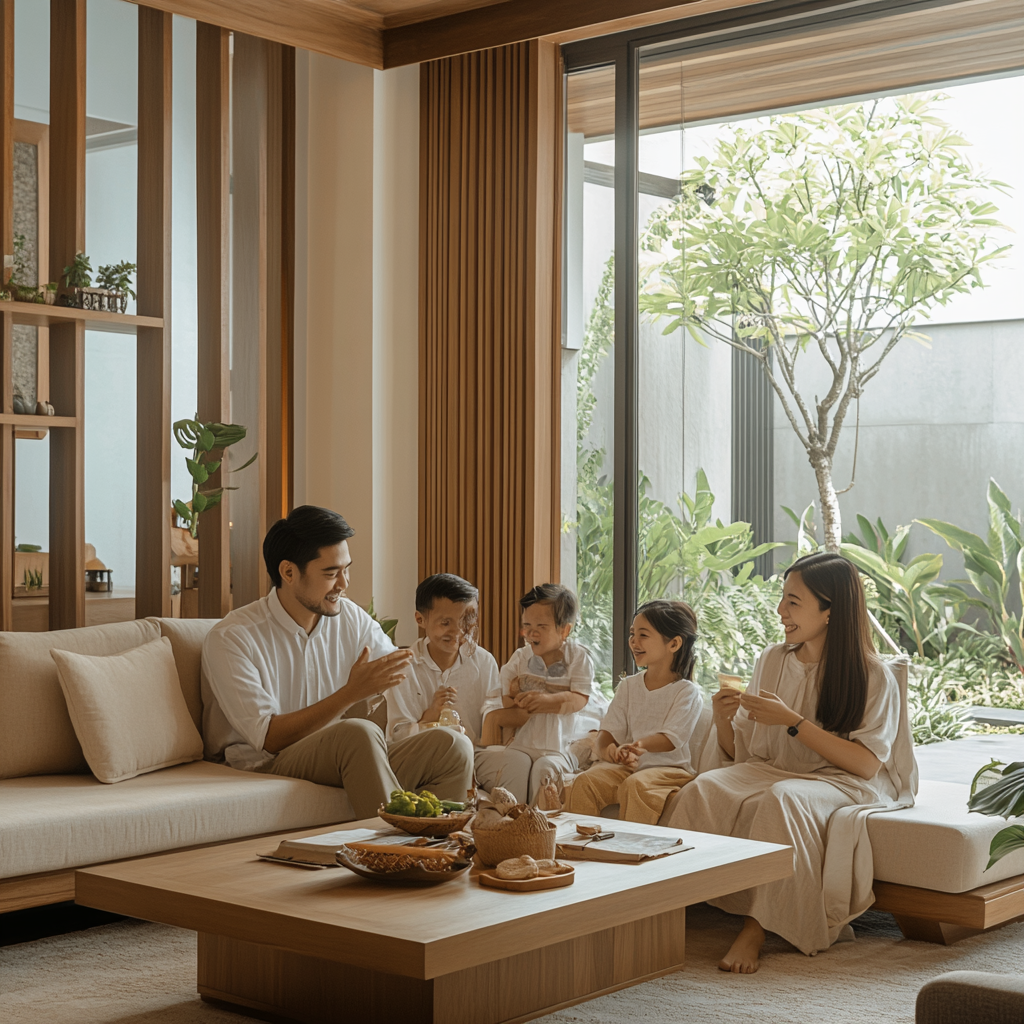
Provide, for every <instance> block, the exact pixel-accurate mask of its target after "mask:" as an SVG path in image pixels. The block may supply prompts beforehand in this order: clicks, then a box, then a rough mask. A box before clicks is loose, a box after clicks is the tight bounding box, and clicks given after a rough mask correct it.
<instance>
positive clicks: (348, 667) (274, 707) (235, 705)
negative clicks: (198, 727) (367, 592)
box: [202, 590, 395, 768]
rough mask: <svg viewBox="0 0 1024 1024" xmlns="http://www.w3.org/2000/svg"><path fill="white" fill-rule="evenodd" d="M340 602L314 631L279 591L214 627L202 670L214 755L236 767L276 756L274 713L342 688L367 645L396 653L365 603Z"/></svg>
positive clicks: (374, 652) (209, 748)
mask: <svg viewBox="0 0 1024 1024" xmlns="http://www.w3.org/2000/svg"><path fill="white" fill-rule="evenodd" d="M338 607H339V611H338V614H337V615H322V616H321V617H320V621H319V622H318V623H317V624H316V625H315V626H314V627H313V631H312V633H310V634H309V635H308V636H307V634H306V631H305V630H304V629H303V628H302V626H300V625H299V624H298V623H297V622H296V621H295V620H294V619H293V618H292V617H291V616H290V615H289V614H288V613H287V612H286V611H285V610H284V608H283V607H282V605H281V602H280V600H278V597H277V591H276V590H272V591H271V592H270V593H269V594H268V595H267V596H266V597H263V598H260V599H259V600H258V601H253V602H252V604H247V605H246V606H245V607H244V608H238V609H236V610H235V611H233V612H229V613H228V614H227V615H225V616H224V618H223V619H221V621H220V622H218V623H217V625H216V626H214V627H213V629H211V630H210V632H209V633H208V634H207V636H206V640H205V642H204V643H203V673H202V693H203V735H204V736H205V738H206V756H207V757H208V758H210V759H213V760H216V761H227V763H228V764H229V765H231V767H232V768H255V767H256V766H257V765H260V764H263V762H265V761H268V760H270V758H272V757H273V756H274V755H273V754H270V753H268V752H267V751H266V750H264V749H263V743H264V741H265V740H266V737H267V729H268V728H269V726H270V719H271V718H272V717H273V716H274V715H283V714H288V713H289V712H292V711H301V710H302V709H303V708H307V707H309V706H310V705H312V704H316V703H317V701H321V700H323V699H324V697H329V696H330V695H331V694H332V693H334V692H335V691H337V690H340V689H341V687H343V686H344V685H345V684H346V683H347V682H348V675H349V672H351V671H352V666H353V665H354V664H355V663H356V660H357V659H358V658H359V655H360V653H361V652H362V650H363V648H364V647H368V648H369V649H370V660H371V661H373V660H374V659H376V658H379V657H381V656H382V655H385V654H390V653H391V652H392V651H393V650H395V646H394V644H392V643H391V641H390V640H389V639H388V638H387V637H386V636H385V635H384V632H383V630H382V629H381V628H380V626H379V625H378V624H377V623H376V622H374V621H373V619H371V618H370V616H369V615H367V613H366V612H364V611H363V609H362V608H360V607H359V605H357V604H355V603H354V602H353V601H350V600H348V599H347V598H346V599H343V600H342V601H340V602H339V605H338Z"/></svg>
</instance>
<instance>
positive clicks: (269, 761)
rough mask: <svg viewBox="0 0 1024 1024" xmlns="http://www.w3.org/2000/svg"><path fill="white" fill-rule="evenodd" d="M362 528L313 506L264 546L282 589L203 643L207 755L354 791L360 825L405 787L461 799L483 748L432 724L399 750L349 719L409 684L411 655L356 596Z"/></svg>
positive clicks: (279, 525)
mask: <svg viewBox="0 0 1024 1024" xmlns="http://www.w3.org/2000/svg"><path fill="white" fill-rule="evenodd" d="M354 533H355V531H354V530H353V529H352V528H351V527H350V526H349V525H348V523H346V522H345V520H344V519H343V518H342V517H341V516H340V515H338V514H337V513H336V512H332V511H330V510H329V509H325V508H317V507H316V506H314V505H302V506H300V507H299V508H296V509H294V510H293V511H292V512H291V513H290V514H289V516H288V518H287V519H280V520H278V521H277V522H276V523H275V524H274V525H273V526H272V527H271V528H270V530H269V531H268V532H267V536H266V539H265V540H264V541H263V559H264V561H265V562H266V566H267V572H268V573H269V574H270V579H271V581H272V582H273V584H274V589H273V590H272V591H271V592H270V594H269V595H268V596H267V597H264V598H261V599H260V600H258V601H253V602H252V604H248V605H246V606H245V607H244V608H238V609H236V610H235V611H233V612H230V613H229V614H228V615H226V616H225V617H224V618H223V619H222V620H221V621H220V622H219V623H217V625H216V626H214V627H213V629H211V630H210V632H209V634H208V635H207V637H206V641H205V643H204V644H203V674H202V685H203V704H204V708H203V726H204V729H203V731H204V734H205V736H206V744H207V751H206V753H207V756H208V757H211V758H213V759H214V760H217V761H222V762H224V761H226V762H227V763H228V764H229V765H231V766H232V767H234V768H242V769H246V770H250V771H258V772H265V773H269V774H273V775H287V776H291V777H292V778H298V779H308V780H309V781H310V782H317V783H319V784H321V785H325V786H343V787H344V789H345V791H346V792H347V793H348V796H349V800H350V801H351V803H352V807H353V809H354V811H355V813H356V817H357V818H372V817H373V816H374V815H375V814H376V813H377V808H378V807H379V806H380V804H381V803H387V801H388V799H389V798H390V794H391V791H392V790H395V789H409V790H419V789H429V790H430V791H431V792H432V793H434V794H435V795H437V796H438V797H440V798H441V799H451V800H461V799H464V798H465V795H466V791H467V790H468V789H470V788H471V786H472V779H473V745H472V744H471V743H470V742H469V740H467V739H466V737H465V736H461V735H459V734H458V733H456V732H454V731H452V730H450V729H431V730H429V731H426V732H423V733H417V734H415V735H412V736H409V737H407V738H406V739H404V740H401V741H400V742H398V743H393V744H392V745H391V749H390V752H389V750H388V747H387V744H386V743H385V740H384V734H383V733H382V732H381V730H380V729H379V728H378V727H377V726H376V725H375V724H374V723H373V722H369V721H366V720H365V719H362V718H347V719H342V715H344V714H345V712H347V711H349V709H351V708H353V707H354V706H355V705H357V704H360V703H361V702H363V701H367V700H369V701H372V700H373V699H374V698H375V697H378V696H379V695H380V694H382V693H383V692H384V691H385V690H388V689H390V688H391V687H393V686H395V685H397V684H398V683H400V682H401V681H402V680H403V679H404V678H405V674H406V668H407V667H408V665H409V661H410V659H411V657H412V655H411V653H410V652H409V651H399V650H396V649H395V647H394V645H393V644H392V643H391V641H390V640H388V638H387V637H386V636H385V635H384V633H383V631H382V630H381V628H380V626H379V625H378V624H377V623H376V622H374V621H373V619H371V618H370V616H369V615H368V614H367V613H366V612H364V611H363V609H362V608H360V607H359V606H358V605H356V604H355V603H353V602H352V601H349V600H348V599H347V598H346V597H345V591H346V590H347V589H348V584H349V569H350V567H351V565H352V558H351V555H350V554H349V549H348V539H349V538H350V537H351V536H352V535H353V534H354Z"/></svg>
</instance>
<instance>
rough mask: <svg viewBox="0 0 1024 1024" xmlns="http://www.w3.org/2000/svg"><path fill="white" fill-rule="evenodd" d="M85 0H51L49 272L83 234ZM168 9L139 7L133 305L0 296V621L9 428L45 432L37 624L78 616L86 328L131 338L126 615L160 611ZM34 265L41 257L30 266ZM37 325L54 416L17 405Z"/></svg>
mask: <svg viewBox="0 0 1024 1024" xmlns="http://www.w3.org/2000/svg"><path fill="white" fill-rule="evenodd" d="M0 57H2V61H3V68H2V73H0V244H2V246H3V252H4V253H5V254H9V253H12V252H13V247H14V227H13V206H14V191H13V151H14V136H13V121H14V0H0ZM85 61H86V50H85V0H51V4H50V176H49V177H50V181H49V268H48V272H47V273H48V278H49V280H52V281H59V280H60V278H61V275H62V271H63V268H64V266H65V265H66V264H68V263H69V262H70V261H71V259H72V257H73V256H74V255H75V253H76V252H79V251H86V240H85V81H86V67H85ZM170 75H171V15H170V14H167V13H165V12H163V11H157V10H153V9H151V8H146V7H140V8H139V134H138V154H139V156H138V163H139V190H138V194H139V208H138V257H137V259H138V285H137V291H138V309H139V315H138V316H126V315H121V314H116V313H99V312H95V311H92V310H79V309H69V308H63V307H55V306H39V305H34V304H32V303H24V302H0V382H2V387H0V630H8V629H12V628H13V607H12V594H13V586H14V434H15V431H16V430H17V429H18V428H26V427H27V428H34V427H45V428H47V429H50V430H51V440H50V528H49V553H50V571H49V575H50V593H49V626H50V629H70V628H74V627H77V626H82V625H85V564H84V551H85V479H84V478H85V444H84V440H85V438H84V411H85V410H84V399H85V386H84V385H85V331H86V328H87V327H88V329H89V330H101V331H103V330H105V331H115V332H118V333H130V334H135V336H136V338H137V340H138V371H137V372H138V418H137V431H138V445H137V462H138V464H137V491H136V503H137V524H136V587H135V600H136V615H137V616H140V617H141V616H144V615H169V614H170V604H171V598H170V572H171V570H170V553H169V544H170V541H169V537H168V532H167V525H166V524H167V516H168V509H169V507H170V429H171V424H170V338H169V336H168V333H167V332H166V331H165V324H164V317H165V313H166V310H167V305H168V302H169V298H170V189H171V165H170V126H171V78H170ZM41 269H42V268H41ZM16 323H25V324H34V325H37V326H48V327H49V336H50V337H49V346H50V352H49V363H50V402H51V404H52V405H53V406H54V409H55V411H56V415H55V416H50V417H46V418H45V419H43V418H42V417H38V416H26V415H16V414H15V413H14V404H13V383H12V376H13V367H12V341H11V336H12V331H11V328H12V326H13V325H14V324H16Z"/></svg>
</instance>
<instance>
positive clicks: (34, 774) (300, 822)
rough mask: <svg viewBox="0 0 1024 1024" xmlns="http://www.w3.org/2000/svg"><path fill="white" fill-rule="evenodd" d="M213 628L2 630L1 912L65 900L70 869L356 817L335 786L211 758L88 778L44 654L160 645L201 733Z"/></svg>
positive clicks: (136, 625)
mask: <svg viewBox="0 0 1024 1024" xmlns="http://www.w3.org/2000/svg"><path fill="white" fill-rule="evenodd" d="M215 621H216V620H212V619H206V620H204V619H159V618H152V619H138V620H135V621H132V622H119V623H113V624H110V625H102V626H87V627H85V628H82V629H71V630H58V631H54V632H50V633H8V632H0V912H5V911H10V910H17V909H21V908H24V907H31V906H40V905H43V904H47V903H55V902H58V901H61V900H69V899H73V898H74V871H75V869H76V868H81V867H87V866H90V865H94V864H101V863H104V862H107V861H112V860H121V859H125V858H129V857H139V856H144V855H146V854H153V853H161V852H165V851H168V850H179V849H184V848H186V847H195V846H202V845H206V844H211V843H222V842H226V841H228V840H232V839H241V838H245V837H247V836H255V835H263V834H268V835H269V834H272V833H278V832H287V831H295V830H298V829H303V828H314V827H317V826H321V825H333V824H335V823H339V822H343V821H351V820H352V819H353V818H354V815H353V813H352V807H351V805H350V803H349V800H348V797H347V796H346V794H345V791H344V790H342V789H337V788H334V787H331V786H318V785H315V784H313V783H311V782H305V781H302V780H300V779H287V778H280V777H278V776H274V775H261V774H254V773H250V772H243V771H238V770H236V769H234V768H229V767H227V766H226V765H222V764H213V763H211V762H209V761H203V760H199V761H192V762H189V763H185V764H177V765H174V766H172V767H168V768H161V769H159V770H157V771H151V772H148V773H146V774H143V775H138V776H136V777H135V778H132V779H128V780H126V781H123V782H117V783H114V784H112V785H108V784H104V783H101V782H99V781H97V779H96V778H95V777H94V776H93V775H92V774H91V772H90V771H89V767H88V765H87V764H86V762H85V758H84V755H83V752H82V747H81V745H80V744H79V742H78V739H77V737H76V735H75V730H74V728H73V726H72V724H71V718H70V716H69V713H68V708H67V704H66V702H65V699H64V694H63V692H62V690H61V686H60V683H59V680H58V677H57V669H56V665H55V663H54V661H53V658H52V657H51V655H50V651H51V649H58V650H66V651H73V652H77V653H80V654H88V655H108V654H118V653H120V652H123V651H125V650H128V649H129V648H134V647H138V646H140V645H142V644H144V643H147V642H149V641H151V640H156V639H159V638H160V637H161V636H163V637H167V638H168V640H169V641H170V644H171V648H172V652H173V656H174V662H175V666H176V668H177V672H178V680H179V683H180V686H181V691H182V695H183V696H184V698H185V704H186V706H187V708H188V712H189V714H190V716H191V718H192V720H193V722H194V723H195V725H196V728H197V729H199V731H200V733H201V732H202V699H201V695H200V682H199V677H200V660H201V653H202V645H203V639H204V637H205V636H206V634H207V632H208V631H209V629H210V628H211V626H212V625H213V624H214V622H215Z"/></svg>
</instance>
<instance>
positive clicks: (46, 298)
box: [39, 281, 57, 306]
mask: <svg viewBox="0 0 1024 1024" xmlns="http://www.w3.org/2000/svg"><path fill="white" fill-rule="evenodd" d="M39 292H40V294H41V295H42V296H43V302H45V303H46V305H47V306H52V305H54V304H55V303H56V302H57V282H56V281H49V282H47V283H46V284H41V285H40V286H39Z"/></svg>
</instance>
